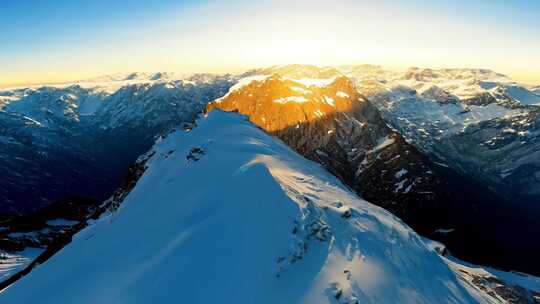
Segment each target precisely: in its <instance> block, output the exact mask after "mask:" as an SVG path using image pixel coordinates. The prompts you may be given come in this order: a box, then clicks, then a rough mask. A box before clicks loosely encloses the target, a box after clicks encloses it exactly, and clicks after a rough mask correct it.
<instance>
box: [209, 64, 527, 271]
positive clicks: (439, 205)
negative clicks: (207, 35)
mask: <svg viewBox="0 0 540 304" xmlns="http://www.w3.org/2000/svg"><path fill="white" fill-rule="evenodd" d="M257 73H260V74H258V75H256V74H255V73H253V74H251V75H250V76H249V77H246V78H243V79H242V80H241V81H240V82H239V83H238V84H237V85H235V86H233V87H232V88H231V90H230V91H229V92H228V93H227V94H226V95H225V96H223V97H221V98H219V99H217V100H216V101H214V102H212V103H210V104H209V105H208V111H211V110H212V109H214V108H219V109H222V110H225V111H238V112H240V113H242V114H245V115H248V116H249V118H250V120H251V121H252V122H254V123H256V124H257V125H259V126H260V127H262V128H263V129H264V130H266V131H267V132H270V133H271V134H273V135H275V136H277V137H279V138H280V139H281V140H283V141H284V142H285V143H287V144H288V145H289V146H290V147H292V148H293V149H295V150H296V151H297V152H299V153H300V154H302V155H303V156H305V157H307V158H308V159H311V160H314V161H317V162H318V163H320V164H322V165H323V166H324V167H325V168H327V169H328V170H329V171H330V172H332V173H333V174H334V175H336V176H338V177H339V178H340V179H341V180H342V181H344V183H346V184H347V185H348V186H349V187H351V188H352V189H354V190H355V191H356V192H357V193H359V194H360V195H362V197H363V198H365V199H366V200H369V201H370V202H372V203H374V204H377V205H379V206H381V207H384V208H385V209H387V210H389V211H391V212H393V213H394V214H396V215H397V216H398V217H400V218H401V219H402V220H404V221H405V222H406V223H407V224H409V225H410V226H411V227H413V228H414V229H415V230H416V231H417V232H419V233H420V234H422V235H424V236H428V237H430V238H434V239H436V240H438V241H442V242H444V243H445V244H446V245H447V246H448V248H449V249H450V251H451V252H453V253H454V254H456V255H457V256H459V257H460V258H464V259H467V260H469V261H474V262H477V263H485V264H489V265H497V266H499V267H505V268H509V269H519V270H522V271H532V268H531V264H532V263H533V262H535V261H536V257H535V256H534V254H531V255H524V254H522V253H521V251H516V248H522V249H523V250H525V251H526V252H527V250H530V249H533V248H536V246H535V245H534V244H531V243H530V242H529V240H530V237H534V236H533V235H532V234H534V232H533V231H536V230H535V229H528V227H529V224H531V223H529V222H528V221H525V222H523V221H522V220H521V216H522V215H523V212H522V211H521V210H520V209H519V208H517V209H515V210H514V208H513V206H514V205H513V204H512V202H511V201H508V200H506V199H504V198H503V197H502V196H500V195H497V194H496V193H494V192H493V191H492V190H490V189H489V188H488V187H486V186H484V185H482V184H481V183H480V182H478V181H477V180H475V179H474V178H471V177H470V176H468V175H465V174H462V173H460V172H458V171H456V170H455V169H452V168H450V167H448V166H447V165H444V164H440V163H439V162H437V161H434V160H433V159H432V158H431V157H430V155H429V154H426V153H422V152H421V151H419V150H418V149H417V148H415V147H414V146H412V145H411V144H409V143H408V142H407V141H406V140H405V139H404V138H403V137H402V136H401V135H400V134H399V133H398V132H396V131H394V130H392V129H391V128H389V127H388V126H387V124H386V122H385V121H384V120H383V119H382V118H381V115H380V112H379V111H378V110H377V108H376V107H375V106H374V105H373V104H372V103H371V101H369V100H367V99H365V98H364V97H362V95H360V94H359V93H358V92H357V88H356V86H355V85H354V83H353V82H352V81H351V80H350V79H349V78H347V77H345V76H343V75H341V74H340V73H339V72H337V71H336V70H332V69H322V70H320V71H319V70H317V68H316V67H311V66H307V67H304V66H299V65H295V66H285V67H273V68H271V69H270V70H259V71H257ZM264 73H272V74H264ZM321 77H322V78H321ZM326 77H330V78H326ZM510 210H512V213H511V214H513V215H514V217H513V218H510V219H508V218H506V217H507V214H509V211H510ZM526 214H527V213H526V212H525V215H526ZM501 222H505V223H507V224H508V225H510V226H511V227H513V228H511V229H508V228H507V227H506V226H505V225H501ZM525 223H526V224H525ZM486 230H489V231H491V232H492V233H490V234H486ZM521 230H524V231H521ZM443 231H450V232H451V233H442V232H443ZM518 231H519V233H520V235H521V236H522V237H521V238H516V237H512V236H513V235H514V234H515V233H516V232H518ZM494 243H495V244H497V248H498V249H497V252H496V253H494V252H493V247H492V246H493V244H494ZM534 271H537V270H536V268H535V270H534Z"/></svg>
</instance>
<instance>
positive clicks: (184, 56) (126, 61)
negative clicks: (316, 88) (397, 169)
mask: <svg viewBox="0 0 540 304" xmlns="http://www.w3.org/2000/svg"><path fill="white" fill-rule="evenodd" d="M539 57H540V1H538V0H513V1H507V0H467V1H464V0H463V1H460V0H457V1H442V0H441V1H439V0H429V1H428V0H394V1H390V0H377V1H367V0H365V1H364V0H355V1H352V0H349V1H339V0H338V1H318V0H311V1H303V0H300V1H265V0H259V1H239V0H231V1H221V0H214V1H195V0H193V1H181V0H177V1H174V0H153V1H146V0H80V1H72V0H17V1H9V0H0V86H8V85H21V84H35V83H52V82H62V81H69V80H78V79H84V78H91V77H96V76H99V75H104V74H114V73H128V72H133V71H138V72H156V71H168V72H180V73H192V72H215V73H222V72H239V71H242V70H246V69H249V68H256V67H264V66H269V65H274V64H288V63H305V64H315V65H342V64H366V63H367V64H377V65H382V66H383V67H387V68H390V69H405V68H407V67H410V66H419V67H432V68H441V67H450V68H452V67H465V68H489V69H493V70H495V71H497V72H501V73H504V74H507V75H509V76H510V77H512V78H514V79H515V80H518V81H521V82H525V83H531V84H540V58H539Z"/></svg>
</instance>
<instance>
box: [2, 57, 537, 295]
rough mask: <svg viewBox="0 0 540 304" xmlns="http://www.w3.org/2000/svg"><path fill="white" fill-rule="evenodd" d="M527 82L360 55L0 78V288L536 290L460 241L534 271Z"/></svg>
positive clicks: (533, 92)
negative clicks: (240, 66)
mask: <svg viewBox="0 0 540 304" xmlns="http://www.w3.org/2000/svg"><path fill="white" fill-rule="evenodd" d="M538 94H539V92H538V88H534V87H532V86H527V85H523V84H519V83H516V82H513V81H512V80H511V79H509V78H508V77H506V76H504V75H502V74H498V73H495V72H493V71H489V70H473V69H441V70H432V69H419V68H411V69H409V70H407V71H405V72H392V71H387V70H384V69H382V68H381V67H378V66H367V65H364V66H343V67H327V68H321V67H315V66H303V65H289V66H275V67H270V68H265V69H257V70H251V71H248V72H245V73H242V74H237V75H231V74H228V75H209V74H195V75H182V76H176V75H172V74H167V73H156V74H143V73H133V74H129V75H114V76H106V77H100V78H98V79H89V80H85V81H81V82H77V83H74V84H66V85H55V86H46V87H31V88H14V89H5V90H2V91H0V108H1V110H0V130H2V133H1V134H2V135H1V137H0V140H1V141H2V143H3V144H2V148H1V150H0V168H2V171H3V172H6V173H5V174H4V176H5V181H6V182H4V183H3V184H2V186H1V187H0V198H1V200H2V202H4V204H2V206H0V208H1V211H2V213H3V215H2V224H1V226H2V227H3V228H2V231H0V234H1V236H2V240H1V241H0V249H2V250H4V251H5V253H4V261H5V262H4V263H3V264H4V265H3V267H2V269H3V271H2V272H0V276H1V278H3V279H4V283H3V284H4V285H3V286H4V287H7V286H9V285H11V287H9V288H8V289H7V290H6V291H5V292H4V294H2V295H0V303H4V302H3V301H7V302H5V303H12V302H13V301H15V302H17V303H26V302H28V303H31V302H32V299H36V298H39V299H42V302H43V303H48V302H51V303H52V302H54V299H55V298H56V299H58V298H62V299H66V300H68V299H69V300H70V301H71V302H77V303H90V302H92V303H95V301H98V302H100V301H106V302H107V301H108V302H110V301H113V302H122V301H124V302H126V301H127V302H129V303H135V302H136V301H139V302H140V301H142V302H144V301H145V299H146V300H148V299H150V297H151V296H153V295H154V296H155V295H156V294H157V295H159V296H160V297H163V298H160V299H161V300H163V301H166V300H171V299H183V300H184V301H186V302H190V303H197V302H203V301H204V302H207V301H208V300H212V299H214V300H215V301H218V299H220V298H221V299H223V298H229V299H235V302H239V303H243V302H245V303H248V302H249V303H253V302H258V303H259V302H261V303H262V302H265V301H266V302H268V303H276V302H283V301H285V300H284V299H289V300H290V301H289V302H306V303H333V302H338V303H363V302H396V301H397V300H399V299H401V300H402V301H404V302H411V303H413V302H425V303H433V302H441V301H445V302H455V303H462V302H487V303H498V302H503V303H504V302H510V303H513V302H518V301H529V302H534V301H538V299H539V292H540V288H539V286H540V280H539V279H537V278H535V277H533V276H529V275H525V274H523V275H521V274H515V273H510V272H502V271H499V270H495V269H492V268H485V267H484V268H478V267H476V266H472V265H470V264H467V263H465V262H461V261H460V260H458V259H457V258H455V257H454V256H456V257H458V258H460V259H464V260H467V261H469V262H474V263H476V264H482V265H491V266H495V267H498V268H503V269H507V270H519V271H522V272H527V273H532V274H536V275H537V274H539V273H540V263H539V262H538V261H537V256H536V254H535V252H538V250H539V249H540V248H538V244H536V242H534V240H535V235H534V232H535V231H538V228H539V227H538V224H537V223H536V219H537V218H538V216H539V215H540V208H539V207H538V206H537V204H535V202H538V199H539V198H540V192H539V189H540V163H539V160H540V158H539V157H538V156H540V155H538V153H540V147H539V145H540V143H539V142H538V135H539V134H540V132H539V131H538V130H539V127H540V123H539V115H538V113H539V111H540V108H539V107H538V106H537V105H539V104H540V95H538ZM221 111H228V112H239V113H240V114H244V115H246V117H247V119H249V121H250V122H251V123H249V122H247V121H246V118H244V117H243V116H241V115H238V114H226V113H222V112H221ZM203 112H204V113H205V116H207V117H201V116H200V114H201V113H203ZM197 117H199V119H198V120H197V122H196V123H195V119H196V118H197ZM257 126H258V127H260V128H261V129H262V130H259V129H258V128H257ZM263 131H264V132H263ZM171 132H172V133H171ZM267 134H268V135H267ZM269 135H270V136H269ZM152 146H153V148H152ZM287 146H288V147H287ZM289 147H290V148H292V150H291V149H290V148H289ZM297 153H298V154H297ZM302 156H303V157H305V158H307V159H309V160H311V161H308V160H306V159H303V158H302ZM328 172H329V173H328ZM368 202H369V203H368ZM372 203H373V204H375V205H378V206H380V207H382V208H384V209H386V210H388V211H390V212H391V213H393V214H394V215H392V214H390V213H388V212H387V211H385V210H383V209H381V208H379V207H376V206H374V205H372ZM396 216H397V217H399V218H400V219H402V220H403V222H401V220H399V219H398V218H397V217H396ZM28 223H31V224H28ZM276 224H277V225H276ZM409 226H410V227H411V228H412V229H411V228H409ZM413 229H414V230H415V231H417V232H418V233H419V234H420V235H422V236H420V235H418V234H416V232H414V231H413ZM428 238H429V239H433V240H437V241H440V242H442V243H444V244H445V245H446V246H444V245H442V244H440V243H438V242H434V241H431V240H429V239H428ZM139 243H143V244H145V245H144V246H140V245H139ZM64 246H65V247H64ZM96 254H98V255H100V256H102V257H103V260H105V261H112V263H113V264H114V265H119V266H118V268H117V269H108V268H107V267H99V265H100V264H96V263H102V262H97V261H96V258H95V257H96ZM51 256H52V258H51ZM121 260H125V261H126V263H120V261H121ZM114 261H116V262H114ZM0 263H1V262H0ZM42 263H44V264H43V265H40V266H37V265H38V264H42ZM66 265H67V266H66ZM60 269H62V270H61V271H59V270H60ZM169 270H170V271H169ZM52 273H54V277H55V278H56V280H50V279H49V278H50V276H51V274H52ZM83 274H84V275H83ZM73 277H84V279H83V280H78V281H76V282H73V281H72V280H70V278H73ZM103 277H107V278H109V279H111V280H113V281H115V282H119V284H115V285H114V286H113V287H111V286H104V285H103V284H101V283H100V282H101V278H103ZM180 277H190V278H193V283H192V284H191V283H188V282H184V283H183V285H182V288H177V287H173V286H172V285H170V284H175V283H176V284H177V283H178V278H180ZM432 277H435V278H436V280H433V279H432ZM209 278H211V279H209ZM156 280H157V281H156ZM58 282H62V283H61V284H60V285H61V286H62V288H56V289H55V288H54V287H53V286H52V285H51V284H58ZM153 282H162V284H156V283H153ZM308 282H311V283H309V284H308ZM13 283H14V284H13ZM12 284H13V285H12ZM190 284H191V285H190ZM217 286H219V287H217ZM201 288H207V289H211V290H213V291H214V292H213V293H212V294H208V293H206V292H204V290H202V289H201ZM73 290H78V291H81V290H82V291H83V292H77V293H73V292H72V291H73ZM166 290H169V291H171V290H174V292H171V293H169V292H165V291H166ZM167 296H170V297H171V298H166V297H167ZM291 299H294V300H291ZM68 302H69V301H68Z"/></svg>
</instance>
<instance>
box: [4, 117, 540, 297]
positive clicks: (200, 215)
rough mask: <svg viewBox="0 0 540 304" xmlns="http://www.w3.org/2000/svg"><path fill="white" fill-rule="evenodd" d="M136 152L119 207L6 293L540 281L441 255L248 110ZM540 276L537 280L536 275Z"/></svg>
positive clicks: (386, 293)
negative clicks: (131, 181)
mask: <svg viewBox="0 0 540 304" xmlns="http://www.w3.org/2000/svg"><path fill="white" fill-rule="evenodd" d="M140 162H143V163H144V173H142V176H141V177H140V178H139V180H138V182H137V184H136V186H135V187H134V188H133V189H132V190H131V191H130V192H129V194H127V196H125V200H124V202H123V203H122V204H121V205H120V207H119V208H118V209H117V210H116V211H114V212H111V213H108V214H106V215H104V216H102V217H101V218H100V219H99V220H97V221H95V222H92V223H91V225H90V226H89V227H87V228H86V229H84V230H83V231H81V232H80V233H78V234H77V235H76V236H75V238H74V239H73V241H72V242H71V243H70V244H69V245H67V246H66V247H65V248H64V249H63V250H61V251H60V252H59V253H58V254H56V255H55V256H53V257H52V258H51V259H50V260H49V261H47V262H46V263H45V264H43V265H40V266H38V267H36V268H35V269H34V270H33V271H32V272H31V273H30V274H28V275H27V276H25V277H23V278H22V279H21V280H20V281H19V282H17V283H16V284H14V285H13V286H11V287H9V288H8V289H7V290H4V291H3V293H2V295H1V296H0V303H21V304H23V303H35V300H36V299H39V302H40V303H58V301H59V299H61V300H62V301H63V302H64V303H148V302H149V301H152V302H158V303H168V302H176V301H179V302H185V303H208V302H213V303H216V302H218V303H219V302H224V301H226V302H233V303H395V302H401V303H441V302H444V303H477V302H483V303H499V302H505V301H529V302H530V301H534V299H535V298H534V297H535V296H537V294H536V293H534V292H533V291H530V289H528V288H525V287H517V286H515V284H517V283H518V282H520V283H521V284H524V285H525V286H529V288H534V286H535V284H537V283H538V281H536V282H535V281H534V279H533V278H527V277H524V276H520V275H515V274H508V273H507V274H505V273H500V272H496V271H490V270H483V269H479V268H471V267H468V266H466V265H463V264H460V263H458V262H456V261H452V260H449V259H446V258H444V257H441V256H439V255H438V254H437V251H436V250H435V248H437V247H438V246H439V245H437V244H434V243H432V242H429V241H427V240H425V239H423V238H421V237H420V236H418V235H417V234H416V233H415V232H414V231H413V230H411V229H410V228H409V227H408V226H406V225H405V224H404V223H403V222H401V221H400V220H399V219H397V218H396V217H395V216H393V215H392V214H390V213H389V212H387V211H385V210H383V209H381V208H379V207H376V206H374V205H372V204H370V203H368V202H366V201H364V200H362V199H360V198H358V196H356V195H355V194H354V193H352V192H351V191H349V190H348V189H347V188H346V187H345V186H344V185H343V184H342V183H341V182H340V181H339V180H338V179H336V178H335V177H333V176H332V175H330V174H329V173H327V172H326V171H325V170H324V169H323V168H321V167H320V166H319V165H317V164H316V163H313V162H310V161H308V160H305V159H303V158H302V157H301V156H299V155H298V154H296V153H295V152H293V151H292V150H291V149H290V148H288V147H287V146H286V145H284V144H283V143H282V142H280V141H278V140H276V139H274V138H273V137H271V136H269V135H267V134H265V133H264V132H263V131H262V130H260V129H258V128H257V127H256V126H254V125H252V124H251V123H249V122H248V121H247V120H245V119H244V118H243V117H242V116H239V115H237V114H227V113H223V112H220V111H213V112H211V113H210V114H209V115H208V117H207V118H202V119H200V120H198V121H197V127H195V128H194V129H193V130H191V131H175V132H173V133H171V134H169V135H168V136H167V137H165V138H164V139H162V140H160V141H158V143H156V145H155V146H154V147H153V148H152V150H151V151H150V152H148V153H147V154H146V155H145V156H143V157H141V159H140ZM536 286H537V285H536Z"/></svg>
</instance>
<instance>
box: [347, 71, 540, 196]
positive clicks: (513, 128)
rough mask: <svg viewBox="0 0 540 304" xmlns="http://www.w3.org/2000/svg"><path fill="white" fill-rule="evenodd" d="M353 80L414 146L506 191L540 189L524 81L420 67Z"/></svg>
mask: <svg viewBox="0 0 540 304" xmlns="http://www.w3.org/2000/svg"><path fill="white" fill-rule="evenodd" d="M480 72H481V73H480ZM357 85H358V87H359V91H360V92H361V93H362V94H364V95H365V96H367V97H368V98H369V99H370V100H371V101H372V102H373V103H374V104H375V105H376V106H377V107H378V108H379V109H380V110H381V112H382V114H383V116H384V118H385V120H386V121H388V122H389V123H390V124H391V125H392V127H394V128H395V129H397V130H398V131H399V132H400V133H401V134H402V135H403V136H405V138H407V140H408V141H409V142H411V143H413V144H414V145H415V146H416V147H417V148H419V149H420V150H422V151H425V152H427V153H429V154H432V155H434V156H436V157H437V158H439V159H440V160H442V161H443V162H444V163H446V164H447V165H450V166H452V167H453V168H455V169H457V170H460V171H461V172H463V173H465V174H467V175H471V176H475V177H476V178H478V179H480V180H482V181H483V182H484V183H485V184H487V185H489V186H490V187H492V188H493V189H495V190H496V191H498V192H499V193H501V194H503V195H505V196H507V197H512V198H516V195H521V196H523V197H524V198H523V199H524V200H528V197H530V196H538V195H539V194H540V193H539V192H538V191H539V189H540V175H539V174H540V154H539V153H540V146H539V144H540V143H539V141H538V138H537V137H538V135H539V134H540V129H539V125H540V121H539V119H540V115H539V113H540V108H539V107H537V106H534V105H533V104H537V103H538V102H539V101H540V99H539V98H540V96H538V95H537V94H536V93H534V92H533V91H530V90H528V89H527V88H526V86H525V85H520V84H517V83H515V82H512V81H511V80H509V79H508V78H506V77H504V76H502V75H500V74H496V73H494V72H490V71H484V70H481V71H478V70H469V71H467V70H465V71H464V70H418V69H413V70H409V71H408V72H407V73H405V74H404V75H398V76H395V77H393V78H390V79H388V80H387V81H377V80H373V79H370V80H359V81H358V82H357Z"/></svg>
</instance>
